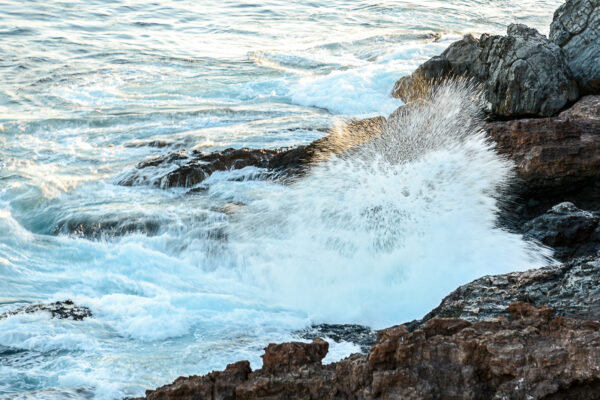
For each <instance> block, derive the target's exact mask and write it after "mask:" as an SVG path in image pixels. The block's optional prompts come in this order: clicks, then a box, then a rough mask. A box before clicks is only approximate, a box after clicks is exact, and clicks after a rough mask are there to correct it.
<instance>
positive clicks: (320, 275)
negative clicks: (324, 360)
mask: <svg viewBox="0 0 600 400" xmlns="http://www.w3.org/2000/svg"><path fill="white" fill-rule="evenodd" d="M481 101H482V100H481V96H480V95H479V94H478V92H477V90H476V89H475V88H473V87H472V86H470V85H469V84H468V83H466V82H462V81H454V82H447V83H444V84H442V85H440V86H439V87H437V88H435V89H433V90H432V91H431V93H430V96H429V97H428V98H427V99H426V101H424V102H422V103H420V104H418V105H416V106H410V107H405V108H404V109H402V111H399V112H397V113H395V114H394V115H392V116H391V118H390V119H389V120H388V122H387V124H386V126H385V129H384V132H383V133H382V135H381V136H379V137H377V138H376V139H374V140H371V141H367V142H364V143H363V140H362V139H361V138H360V137H359V139H358V142H359V143H358V147H355V148H354V149H353V150H350V151H346V152H345V153H342V154H339V155H336V156H333V157H331V158H330V159H328V160H327V161H324V162H322V163H321V164H319V165H317V166H315V167H314V168H313V170H312V171H311V172H310V174H309V175H308V176H306V177H304V178H302V179H300V180H298V181H296V182H295V183H293V184H291V185H290V186H288V187H286V188H285V189H283V190H281V191H276V192H272V193H270V194H269V195H268V196H258V199H257V200H255V201H253V202H251V203H250V204H249V205H248V207H247V209H246V211H245V212H243V213H242V214H241V215H239V217H238V219H237V221H235V222H233V223H232V224H231V225H230V227H229V229H230V231H231V232H230V237H231V238H233V240H232V243H231V246H232V250H233V251H234V252H235V254H238V255H239V258H238V261H239V262H238V264H237V267H238V269H239V273H240V274H241V275H242V279H243V280H244V281H247V282H248V283H249V284H252V285H257V286H258V287H260V288H261V289H262V290H263V291H264V293H265V296H266V297H267V298H270V299H271V300H272V301H273V302H275V303H277V304H282V305H285V306H288V307H292V308H296V309H300V310H303V311H305V312H307V313H308V314H309V315H311V316H312V317H313V318H315V319H317V320H323V321H328V322H343V323H349V322H357V323H362V324H373V325H375V326H379V327H381V326H385V325H387V324H393V323H400V322H403V321H406V320H410V319H412V318H416V317H420V316H422V315H423V314H424V313H425V312H427V311H428V310H430V309H431V308H433V307H435V306H436V305H437V304H438V303H439V301H440V300H441V299H442V297H443V296H444V295H445V294H447V293H449V292H450V291H451V290H453V289H454V288H456V287H457V286H458V285H460V284H463V283H466V282H468V281H469V280H472V279H474V278H476V277H479V276H481V275H484V274H493V273H504V272H508V271H512V270H514V269H516V268H522V269H524V268H531V267H536V266H541V265H543V264H544V263H546V262H547V260H548V252H547V251H546V250H544V249H541V248H537V247H535V246H533V245H531V244H530V243H527V242H525V241H524V240H523V239H522V238H521V237H520V236H519V235H515V234H512V233H509V232H506V231H504V230H502V229H501V228H498V227H497V226H496V224H495V222H496V213H497V201H498V194H499V193H500V191H501V189H502V188H503V186H504V185H505V184H506V183H507V182H508V181H509V180H510V179H511V178H512V170H511V168H512V166H511V164H510V163H509V162H508V161H506V160H505V159H503V158H501V157H500V156H499V155H498V154H497V153H496V152H495V150H494V148H493V145H492V144H491V143H489V142H488V141H487V140H486V138H485V132H483V131H482V129H481V128H480V126H481V125H480V120H479V115H478V113H479V110H480V109H481ZM359 136H360V135H359ZM338 138H339V140H343V141H344V143H340V146H344V148H352V146H350V145H348V143H347V141H351V140H352V137H347V136H346V137H345V136H344V135H338Z"/></svg>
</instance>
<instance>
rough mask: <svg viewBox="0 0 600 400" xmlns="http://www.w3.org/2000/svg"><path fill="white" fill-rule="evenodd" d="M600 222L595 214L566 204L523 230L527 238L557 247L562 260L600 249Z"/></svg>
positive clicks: (556, 207)
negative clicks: (599, 224)
mask: <svg viewBox="0 0 600 400" xmlns="http://www.w3.org/2000/svg"><path fill="white" fill-rule="evenodd" d="M599 222H600V217H599V216H598V215H597V214H596V213H591V212H589V211H583V210H580V209H579V208H577V207H576V206H575V205H574V204H573V203H569V202H565V203H560V204H557V205H556V206H554V207H552V209H550V210H548V212H546V213H544V214H542V215H540V216H539V217H537V218H534V219H533V220H531V221H529V222H527V223H525V225H524V226H523V231H524V232H525V235H526V236H528V237H532V238H535V239H537V240H539V241H540V242H542V243H544V244H546V245H548V246H551V247H553V248H555V249H556V252H557V257H559V258H560V259H567V258H570V257H572V256H575V255H577V256H581V255H586V254H588V255H589V254H595V253H597V252H598V250H600V229H599V226H598V223H599Z"/></svg>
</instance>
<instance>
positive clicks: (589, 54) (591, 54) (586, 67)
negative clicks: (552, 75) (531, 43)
mask: <svg viewBox="0 0 600 400" xmlns="http://www.w3.org/2000/svg"><path fill="white" fill-rule="evenodd" d="M599 27H600V1H598V0H568V1H566V2H565V3H564V4H563V5H562V6H560V7H559V8H558V9H557V10H556V12H555V13H554V19H553V21H552V24H551V25H550V40H552V41H553V42H554V43H556V44H557V45H558V46H560V47H561V48H562V50H563V51H564V53H565V56H566V60H567V63H568V64H569V67H570V68H571V71H572V72H573V75H574V77H575V79H576V80H577V83H578V85H579V88H580V89H581V91H582V92H583V93H600V28H599Z"/></svg>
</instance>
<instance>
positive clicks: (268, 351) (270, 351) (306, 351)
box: [262, 338, 329, 373]
mask: <svg viewBox="0 0 600 400" xmlns="http://www.w3.org/2000/svg"><path fill="white" fill-rule="evenodd" d="M327 351H329V343H327V342H326V341H324V340H323V339H320V338H317V339H315V340H314V341H313V342H312V343H302V342H291V343H283V344H274V343H271V344H269V345H268V346H267V347H266V348H265V354H264V355H263V356H262V359H263V369H264V370H265V371H269V372H273V373H277V372H285V371H289V370H290V369H291V368H293V367H300V366H302V365H321V360H322V359H323V358H324V357H325V356H326V355H327Z"/></svg>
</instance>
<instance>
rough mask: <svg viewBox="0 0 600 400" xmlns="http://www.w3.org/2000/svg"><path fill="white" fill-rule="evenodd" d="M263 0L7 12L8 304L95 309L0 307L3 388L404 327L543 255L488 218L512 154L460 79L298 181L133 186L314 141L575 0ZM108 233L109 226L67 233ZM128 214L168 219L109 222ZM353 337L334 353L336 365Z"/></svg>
mask: <svg viewBox="0 0 600 400" xmlns="http://www.w3.org/2000/svg"><path fill="white" fill-rule="evenodd" d="M253 4H254V3H251V2H245V1H229V2H218V3H217V2H204V3H198V4H197V3H193V2H177V1H161V2H160V3H156V2H155V3H152V4H150V3H147V2H144V1H126V2H121V3H107V2H105V1H98V2H77V1H76V2H72V3H68V2H61V3H48V2H37V1H28V2H16V1H10V2H8V3H6V2H5V3H3V4H0V12H1V13H2V15H4V16H5V17H3V18H2V21H0V45H1V46H2V49H3V52H4V54H5V55H4V57H3V64H2V68H3V69H2V71H3V72H4V78H3V80H2V82H1V83H0V111H1V113H0V280H1V286H0V288H1V290H0V312H4V311H8V310H13V309H15V308H17V307H19V306H21V305H23V304H29V303H38V302H51V301H57V300H65V299H67V298H69V299H72V300H73V301H75V302H76V303H77V304H79V305H82V306H88V307H90V309H91V310H92V312H93V314H94V316H93V317H92V318H89V319H86V320H84V321H70V320H54V319H49V318H48V316H47V315H44V314H36V315H16V316H12V317H9V318H6V319H2V320H0V398H13V397H17V398H32V399H33V398H36V399H37V398H57V399H62V398H67V397H68V396H70V397H71V398H98V399H117V398H122V397H123V396H136V395H141V394H142V393H143V391H144V390H145V389H147V388H152V387H156V386H158V385H162V384H164V383H167V382H170V381H171V380H173V379H174V378H176V377H177V376H180V375H190V374H199V373H205V372H208V371H210V370H212V369H222V368H223V367H225V365H226V364H227V363H229V362H233V361H236V360H239V359H249V360H251V362H252V366H253V367H254V368H257V367H260V363H261V361H260V357H259V356H260V354H261V353H262V348H263V347H264V346H265V345H266V344H267V343H268V342H270V341H284V340H297V336H296V335H295V334H294V333H293V332H294V331H295V330H298V329H303V328H305V327H306V326H308V325H310V324H311V323H320V322H327V323H333V322H343V323H350V322H352V323H361V324H368V325H371V326H373V327H383V326H386V325H390V324H396V323H401V322H404V321H407V320H410V319H412V318H417V317H420V316H422V315H423V314H424V313H425V312H427V311H429V310H430V309H431V308H432V307H434V306H436V305H437V304H438V303H439V301H440V300H441V298H442V297H443V296H444V295H446V294H447V293H448V292H449V291H451V290H453V289H454V288H456V286H458V285H460V284H462V283H466V282H468V281H469V280H471V279H474V278H476V277H479V276H481V275H483V274H488V273H499V272H506V271H510V270H515V269H525V268H530V267H534V266H538V265H540V264H541V263H543V262H544V261H543V257H544V256H545V255H546V253H545V252H544V251H540V250H539V249H535V248H532V247H531V245H530V244H527V243H525V242H523V241H522V239H521V238H520V237H518V236H516V235H513V234H509V233H507V232H504V231H502V230H501V229H499V228H497V227H496V224H495V222H496V221H495V219H496V207H497V205H496V197H497V195H498V189H501V187H502V185H503V184H504V183H505V182H506V181H507V180H509V179H511V173H510V166H509V165H507V163H506V162H505V161H504V160H502V159H501V158H499V157H498V156H497V155H496V154H495V153H494V151H493V149H491V147H490V145H489V144H488V143H486V142H485V141H484V140H483V137H482V135H481V133H480V132H478V130H477V123H476V122H477V119H476V116H475V115H473V111H472V108H473V104H472V103H471V102H470V101H469V102H466V99H469V98H471V95H470V94H468V95H467V94H466V93H465V92H463V89H452V90H450V91H449V93H440V95H439V96H437V97H436V98H435V99H434V103H433V104H432V106H431V107H429V108H426V109H424V110H421V111H419V112H418V113H415V114H411V115H412V116H411V117H410V118H408V119H402V120H399V121H396V122H395V123H393V124H392V125H391V127H390V129H389V130H388V131H387V132H386V133H385V135H384V139H382V140H380V141H375V142H373V143H372V144H369V145H366V146H363V147H362V148H361V149H360V150H359V151H358V152H357V153H354V154H353V155H351V156H345V157H338V158H333V159H331V160H330V161H328V162H326V163H324V164H322V165H320V166H318V167H316V168H315V169H314V170H313V171H312V172H311V173H310V174H309V175H308V176H306V177H304V178H302V179H300V180H298V181H296V182H294V183H293V184H291V185H287V186H284V185H281V184H278V183H274V182H266V181H256V180H250V179H246V180H244V179H241V180H240V179H238V178H239V177H240V176H251V175H252V173H253V172H256V171H253V170H252V169H247V170H243V171H235V172H231V173H216V174H214V175H213V176H212V177H211V178H209V179H208V180H207V184H208V186H209V189H208V191H207V192H205V193H199V194H195V195H188V194H186V190H184V189H170V190H162V189H159V188H154V187H148V186H136V187H122V186H119V185H117V184H116V182H118V180H119V176H121V175H122V174H124V173H127V171H130V170H131V168H133V167H134V166H135V165H136V164H137V163H138V162H139V161H142V160H144V159H146V158H148V157H151V156H155V155H160V154H163V153H167V152H169V151H173V150H180V149H184V148H187V149H191V148H197V149H201V150H204V151H211V150H215V149H222V148H225V147H229V146H233V147H241V146H251V147H270V148H274V147H279V146H283V145H295V144H302V143H307V142H310V141H311V140H314V139H316V138H318V137H320V136H322V135H323V132H322V131H321V130H320V129H321V128H323V127H328V126H331V125H333V124H334V123H336V122H339V121H342V120H344V119H346V118H349V117H362V116H368V115H378V114H382V115H386V114H388V113H390V112H391V111H393V110H394V109H395V108H396V107H397V106H398V105H399V104H400V103H399V101H398V100H395V99H392V98H391V97H390V96H389V92H390V90H391V87H392V86H393V83H394V81H395V80H396V79H397V78H398V77H400V76H402V75H404V74H406V73H409V72H410V71H411V70H412V69H414V68H415V67H416V66H417V65H418V64H419V63H420V62H422V61H424V60H425V59H427V58H428V57H429V56H431V55H434V54H437V53H439V52H441V51H442V49H443V48H445V47H446V46H447V45H448V44H449V43H450V42H451V41H453V40H456V39H457V38H459V37H460V35H461V34H463V33H465V32H482V31H488V32H492V33H497V32H501V31H502V30H504V29H505V26H506V25H507V24H508V23H510V22H513V21H519V22H524V23H527V24H529V25H532V26H535V27H537V28H540V29H541V30H542V31H545V32H547V26H548V24H549V21H550V20H551V16H552V12H553V10H554V8H556V7H557V6H558V4H559V1H544V2H539V1H535V2H533V1H525V2H523V1H521V2H514V1H484V2H478V1H451V2H432V3H428V4H427V5H421V4H420V3H419V2H413V1H401V2H398V1H393V2H392V1H389V2H388V1H383V2H377V3H375V2H371V1H359V2H347V1H342V0H340V1H337V0H336V1H334V2H329V3H327V4H325V3H323V4H322V7H320V8H319V7H317V5H316V3H314V2H313V3H310V4H309V3H306V2H289V1H268V2H262V3H261V4H259V5H258V6H256V5H253ZM430 33H439V34H441V35H442V38H441V40H439V41H433V40H432V39H429V38H427V37H424V36H423V35H424V34H430ZM155 140H160V141H164V142H165V143H166V147H161V148H157V147H152V146H150V145H147V144H148V142H151V141H155ZM234 178H235V179H234ZM234 201H237V202H242V203H245V204H246V205H245V206H243V207H239V208H238V210H237V212H235V213H234V214H232V215H226V214H223V213H221V212H219V211H217V210H216V208H217V207H219V206H222V205H224V204H227V203H229V202H234ZM99 223H103V224H107V223H114V224H117V228H114V227H112V228H111V227H110V226H108V227H106V228H105V229H104V231H103V232H104V234H103V235H102V236H101V237H100V238H98V237H87V238H86V237H80V236H78V235H77V234H76V231H75V230H74V229H70V228H68V227H69V226H71V227H74V226H77V225H79V224H87V225H93V224H99ZM130 223H135V224H138V226H139V224H141V225H146V226H150V227H152V229H150V230H148V231H143V232H133V233H127V234H123V235H121V234H118V235H115V232H118V230H119V226H122V225H123V224H130ZM119 224H121V225H119ZM105 226H106V225H105ZM354 351H359V348H358V346H356V345H353V344H350V343H339V344H335V343H332V347H331V352H330V355H329V356H328V361H333V360H336V359H339V358H341V357H343V356H346V355H348V354H349V353H350V352H354Z"/></svg>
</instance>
